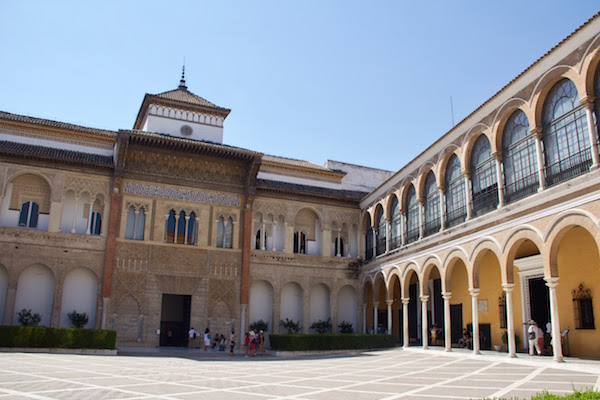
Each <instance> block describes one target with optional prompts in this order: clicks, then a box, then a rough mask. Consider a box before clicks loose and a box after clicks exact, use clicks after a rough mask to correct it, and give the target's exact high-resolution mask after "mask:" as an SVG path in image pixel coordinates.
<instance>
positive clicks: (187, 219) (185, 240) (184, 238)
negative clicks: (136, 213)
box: [134, 215, 190, 244]
mask: <svg viewBox="0 0 600 400" xmlns="http://www.w3.org/2000/svg"><path fill="white" fill-rule="evenodd" d="M189 223H190V216H189V215H186V216H185V232H184V235H183V244H188V230H189V229H188V227H189V226H190V225H189ZM134 231H135V229H134Z"/></svg>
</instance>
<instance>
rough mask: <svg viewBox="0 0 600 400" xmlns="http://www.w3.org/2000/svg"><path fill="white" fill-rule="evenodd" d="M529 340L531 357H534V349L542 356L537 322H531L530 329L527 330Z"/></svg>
mask: <svg viewBox="0 0 600 400" xmlns="http://www.w3.org/2000/svg"><path fill="white" fill-rule="evenodd" d="M527 339H528V340H529V355H530V356H533V355H534V354H535V353H534V348H535V350H537V352H538V354H539V355H541V352H540V345H539V342H538V340H537V326H536V323H535V321H533V320H530V321H529V328H527Z"/></svg>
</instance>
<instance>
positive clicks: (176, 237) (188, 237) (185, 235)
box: [165, 210, 198, 245]
mask: <svg viewBox="0 0 600 400" xmlns="http://www.w3.org/2000/svg"><path fill="white" fill-rule="evenodd" d="M197 240H198V222H197V221H196V214H195V213H194V212H193V211H192V212H191V213H190V215H189V216H187V215H186V213H185V211H183V210H181V211H180V212H179V215H177V214H176V213H175V210H171V211H169V214H168V216H167V223H166V233H165V241H166V242H167V243H177V244H191V245H195V244H196V243H197Z"/></svg>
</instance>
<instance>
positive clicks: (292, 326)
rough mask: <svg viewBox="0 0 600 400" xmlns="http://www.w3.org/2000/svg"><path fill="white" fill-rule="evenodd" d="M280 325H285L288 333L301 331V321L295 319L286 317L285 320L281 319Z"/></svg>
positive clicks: (284, 327)
mask: <svg viewBox="0 0 600 400" xmlns="http://www.w3.org/2000/svg"><path fill="white" fill-rule="evenodd" d="M279 325H281V326H283V329H285V330H286V331H287V333H288V334H293V333H298V332H300V323H299V322H295V321H294V320H293V319H288V318H286V319H285V321H284V320H281V321H279Z"/></svg>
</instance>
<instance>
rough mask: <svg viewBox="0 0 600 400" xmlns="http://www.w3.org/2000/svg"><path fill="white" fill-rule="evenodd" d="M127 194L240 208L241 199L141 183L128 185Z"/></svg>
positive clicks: (126, 187) (126, 185) (125, 189)
mask: <svg viewBox="0 0 600 400" xmlns="http://www.w3.org/2000/svg"><path fill="white" fill-rule="evenodd" d="M124 192H125V193H130V194H135V195H141V196H150V197H160V198H163V199H173V200H184V201H190V202H194V203H207V204H220V205H225V206H233V207H239V206H240V197H239V196H234V195H227V194H221V193H211V192H202V191H198V190H187V189H175V188H170V187H164V186H158V185H144V184H141V183H132V182H129V183H126V184H125V188H124Z"/></svg>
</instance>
